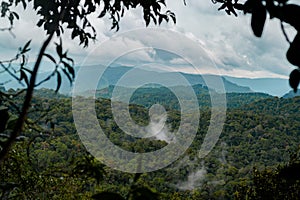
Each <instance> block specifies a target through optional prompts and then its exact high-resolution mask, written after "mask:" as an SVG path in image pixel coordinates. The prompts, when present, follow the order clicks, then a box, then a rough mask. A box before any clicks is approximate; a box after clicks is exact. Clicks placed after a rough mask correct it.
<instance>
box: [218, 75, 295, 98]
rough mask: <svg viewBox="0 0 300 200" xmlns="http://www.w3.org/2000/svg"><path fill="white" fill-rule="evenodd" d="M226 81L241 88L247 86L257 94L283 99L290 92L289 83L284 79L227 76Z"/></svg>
mask: <svg viewBox="0 0 300 200" xmlns="http://www.w3.org/2000/svg"><path fill="white" fill-rule="evenodd" d="M224 78H225V79H226V80H228V81H230V82H232V83H235V84H238V85H239V86H247V87H249V88H250V89H251V90H253V91H255V92H263V93H267V94H270V95H272V96H278V97H281V96H283V95H284V94H286V93H287V92H288V91H290V89H291V87H290V86H289V81H288V80H287V79H282V78H253V79H252V78H236V77H230V76H225V77H224Z"/></svg>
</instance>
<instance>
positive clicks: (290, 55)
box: [286, 33, 300, 67]
mask: <svg viewBox="0 0 300 200" xmlns="http://www.w3.org/2000/svg"><path fill="white" fill-rule="evenodd" d="M299 55H300V34H299V33H298V34H297V35H296V36H295V39H294V40H293V42H292V43H291V45H290V48H289V49H288V51H287V53H286V57H287V59H288V61H289V62H290V63H291V64H293V65H296V66H298V67H300V56H299Z"/></svg>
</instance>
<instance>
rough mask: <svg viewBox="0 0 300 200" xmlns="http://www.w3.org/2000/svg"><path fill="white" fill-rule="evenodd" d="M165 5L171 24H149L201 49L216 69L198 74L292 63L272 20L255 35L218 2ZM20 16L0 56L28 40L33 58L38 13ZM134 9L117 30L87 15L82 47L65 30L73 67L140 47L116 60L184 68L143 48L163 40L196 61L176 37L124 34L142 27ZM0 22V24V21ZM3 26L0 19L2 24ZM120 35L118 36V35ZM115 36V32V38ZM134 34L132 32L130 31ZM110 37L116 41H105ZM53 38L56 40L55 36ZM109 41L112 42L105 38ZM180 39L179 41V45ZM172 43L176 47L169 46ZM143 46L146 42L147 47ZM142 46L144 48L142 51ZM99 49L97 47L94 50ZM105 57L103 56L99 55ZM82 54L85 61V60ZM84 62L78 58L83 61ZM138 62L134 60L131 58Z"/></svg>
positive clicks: (268, 71)
mask: <svg viewBox="0 0 300 200" xmlns="http://www.w3.org/2000/svg"><path fill="white" fill-rule="evenodd" d="M166 2H167V8H168V9H170V10H172V11H173V12H174V13H175V14H176V19H177V23H176V24H174V23H173V22H169V23H163V24H162V25H161V26H154V25H153V24H151V25H150V28H151V27H152V28H153V27H157V29H156V30H158V32H159V30H160V29H161V30H170V31H175V32H177V33H179V34H182V35H183V36H184V37H186V38H187V40H189V39H190V40H191V41H194V42H196V43H198V44H199V45H200V46H201V48H202V49H204V50H205V52H207V54H208V55H209V57H210V58H212V59H213V60H214V61H215V63H216V66H217V68H218V70H217V71H214V70H211V71H209V70H206V71H204V73H213V74H215V73H217V74H221V75H228V76H233V77H247V78H263V77H278V78H287V77H288V75H289V73H290V71H291V70H292V69H294V67H293V66H292V65H291V64H289V63H288V62H287V60H286V57H285V54H286V51H287V49H288V43H287V42H286V41H285V38H284V36H283V34H282V32H281V29H280V23H279V21H278V20H276V19H274V20H267V23H266V26H265V29H264V32H263V35H262V37H261V38H256V37H255V36H254V35H253V33H252V30H251V27H250V20H251V16H250V15H244V14H243V13H238V15H239V16H238V17H234V16H228V15H227V14H226V13H225V12H223V11H217V9H218V6H219V5H214V4H212V3H211V1H210V0H201V1H199V0H187V5H186V6H184V4H183V1H181V0H172V1H171V0H168V1H166ZM16 10H17V11H18V12H19V14H20V20H19V21H17V22H16V23H15V27H14V29H13V35H12V34H9V33H8V32H0V52H1V54H0V59H1V60H4V59H5V60H6V59H7V58H11V57H13V55H15V52H16V51H17V48H18V47H19V46H22V45H23V44H25V43H26V42H27V41H28V40H29V39H32V46H31V47H32V51H31V54H30V58H29V61H30V62H34V60H35V58H36V55H37V54H38V49H39V47H40V46H41V44H42V42H43V41H44V40H45V38H46V36H45V32H44V31H43V30H41V29H39V28H38V27H36V26H35V24H36V23H37V21H38V17H37V16H36V14H35V12H34V11H33V10H32V9H27V10H26V11H22V9H20V8H16ZM142 16H143V15H142V10H141V9H140V8H138V9H135V10H131V11H127V12H126V13H125V16H124V18H123V19H122V20H121V23H120V31H119V32H117V33H116V32H115V31H111V30H110V27H111V21H110V20H109V17H105V18H103V19H98V18H96V15H95V16H92V17H91V18H90V19H91V21H92V22H93V24H94V26H95V27H96V30H97V33H98V38H97V41H96V42H95V43H91V44H90V46H89V47H88V48H85V49H84V48H82V47H81V46H78V40H71V38H70V33H69V32H66V34H65V35H64V48H66V49H69V53H70V55H71V56H72V58H74V60H75V62H76V65H78V66H81V65H95V64H99V63H98V62H99V60H102V59H107V58H108V57H109V56H111V58H116V57H118V56H119V57H120V56H122V55H120V54H121V53H122V52H124V51H125V50H126V49H128V48H129V49H142V50H137V51H136V52H135V53H133V54H131V55H129V54H130V53H129V54H128V56H125V57H124V59H123V60H122V59H120V60H119V61H118V62H120V63H121V64H124V65H136V64H141V63H143V62H145V63H151V62H157V59H158V58H159V60H160V61H159V62H158V66H160V68H164V67H165V69H168V66H173V67H177V68H178V70H181V71H184V72H190V71H189V70H188V68H186V67H185V64H184V63H182V60H184V59H183V58H182V57H180V56H178V57H177V58H176V57H173V58H172V59H168V58H169V57H170V55H172V53H169V54H168V53H164V52H163V51H158V50H156V49H154V48H147V47H149V45H151V42H154V43H155V44H156V43H157V44H164V46H165V48H166V49H173V48H179V47H180V45H182V47H183V49H184V51H185V53H186V52H187V54H185V56H186V57H188V58H191V59H197V58H198V57H199V55H198V54H197V52H196V53H195V51H193V50H194V49H193V48H192V47H190V46H189V42H185V41H186V40H181V41H178V40H176V39H177V38H174V39H173V38H169V40H168V41H172V39H173V42H166V38H164V37H163V36H162V35H159V34H157V35H155V34H154V35H152V36H151V35H150V36H149V35H147V37H152V38H150V39H149V40H148V41H149V42H150V44H145V42H144V41H143V40H144V37H146V35H143V34H140V35H135V36H131V37H127V36H128V35H130V34H128V33H130V31H133V32H134V30H137V29H144V28H145V22H144V21H143V17H142ZM0 23H1V22H0ZM2 26H5V23H2ZM287 31H288V35H289V37H290V38H291V39H292V38H293V36H294V34H295V33H294V31H293V29H292V28H291V27H288V26H287ZM122 34H123V35H122ZM118 35H121V36H120V37H118ZM131 35H134V34H131ZM111 38H116V39H111ZM55 40H56V41H57V39H55ZM112 40H113V42H111V41H112ZM106 41H110V43H109V45H107V46H106V52H105V54H101V52H103V50H101V49H103V44H104V46H105V44H107V43H105V42H106ZM180 42H181V43H180ZM174 44H176V45H174ZM147 45H148V46H147ZM143 48H144V49H143ZM99 49H100V50H99ZM53 50H54V45H52V46H50V47H49V49H48V52H50V53H51V52H53ZM103 55H105V58H104V57H103ZM87 58H88V59H87ZM83 61H84V62H83ZM137 61H138V62H137ZM49 69H51V66H49V64H48V63H45V64H44V65H43V67H42V69H41V70H42V71H47V70H49Z"/></svg>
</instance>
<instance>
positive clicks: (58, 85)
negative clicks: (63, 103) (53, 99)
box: [55, 72, 61, 92]
mask: <svg viewBox="0 0 300 200" xmlns="http://www.w3.org/2000/svg"><path fill="white" fill-rule="evenodd" d="M56 75H57V87H56V90H55V92H58V90H59V88H60V86H61V75H60V73H59V72H57V73H56Z"/></svg>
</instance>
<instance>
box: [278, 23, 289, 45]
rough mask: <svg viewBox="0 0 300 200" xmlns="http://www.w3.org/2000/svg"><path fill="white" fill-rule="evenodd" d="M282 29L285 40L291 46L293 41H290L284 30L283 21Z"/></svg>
mask: <svg viewBox="0 0 300 200" xmlns="http://www.w3.org/2000/svg"><path fill="white" fill-rule="evenodd" d="M280 27H281V30H282V33H283V35H284V37H285V40H286V41H287V42H288V43H289V44H291V41H290V39H289V37H288V35H287V33H286V32H285V29H284V26H283V22H282V21H280Z"/></svg>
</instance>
